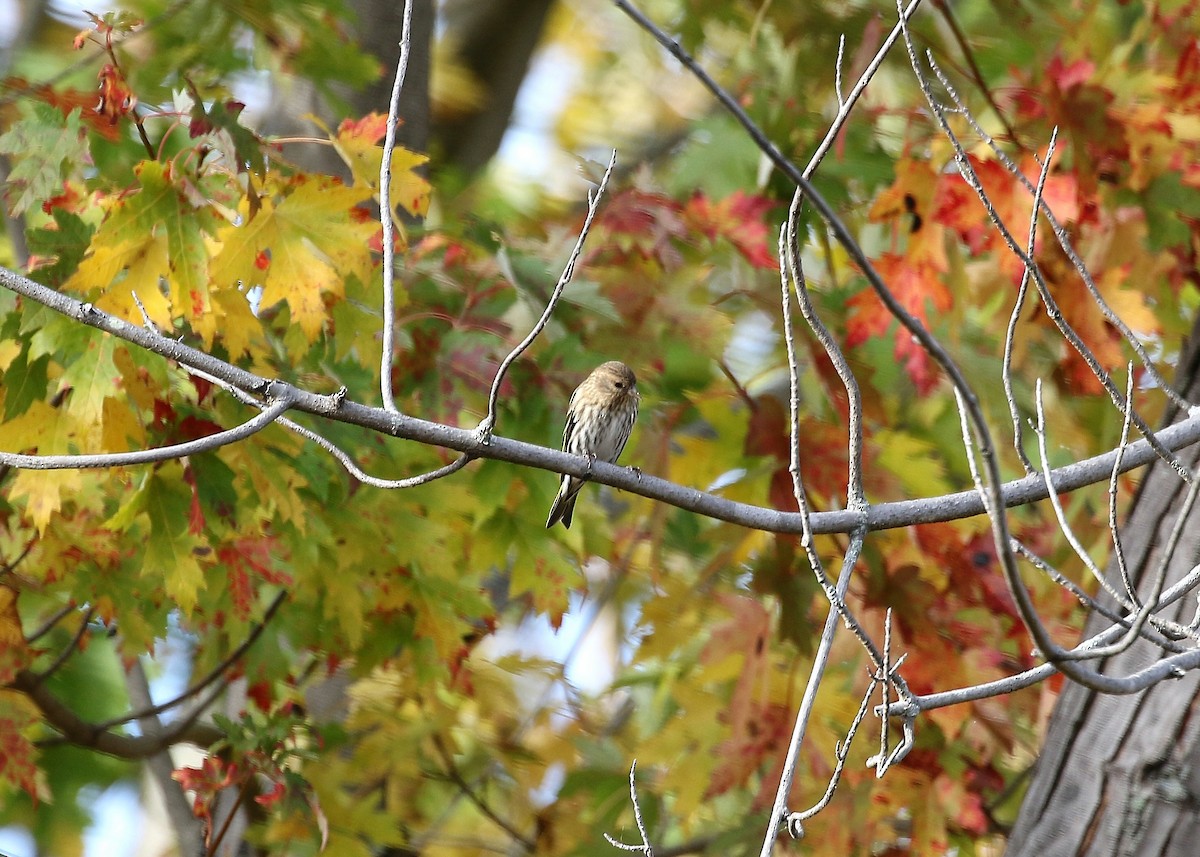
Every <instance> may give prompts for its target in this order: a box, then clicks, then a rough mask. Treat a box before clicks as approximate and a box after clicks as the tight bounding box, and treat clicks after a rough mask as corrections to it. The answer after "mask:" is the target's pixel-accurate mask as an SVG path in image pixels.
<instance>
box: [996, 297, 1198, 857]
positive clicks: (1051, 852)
mask: <svg viewBox="0 0 1200 857" xmlns="http://www.w3.org/2000/svg"><path fill="white" fill-rule="evenodd" d="M1177 376H1178V377H1177V379H1176V387H1177V389H1180V390H1182V391H1183V394H1184V396H1185V397H1186V398H1187V399H1188V400H1189V401H1197V400H1200V317H1198V319H1197V324H1196V326H1195V327H1193V329H1192V333H1191V336H1190V338H1189V340H1188V343H1187V345H1186V347H1185V349H1184V356H1183V359H1181V360H1180V363H1179V370H1178V373H1177ZM1198 456H1200V450H1197V449H1196V448H1191V449H1187V450H1184V451H1183V453H1182V454H1181V456H1180V458H1181V460H1182V461H1184V462H1185V463H1186V464H1188V465H1189V466H1191V467H1192V468H1193V472H1194V470H1195V465H1196V461H1197V458H1198ZM1187 487H1188V486H1187V485H1185V484H1184V483H1183V482H1182V481H1181V480H1180V479H1179V478H1178V477H1177V476H1175V475H1174V474H1173V473H1172V472H1171V470H1170V468H1168V467H1167V466H1166V465H1165V464H1163V463H1162V462H1157V463H1155V464H1154V465H1153V466H1152V467H1151V468H1150V469H1149V472H1148V473H1147V474H1146V476H1145V478H1144V479H1143V480H1142V483H1141V485H1140V487H1139V490H1138V493H1137V495H1136V497H1135V499H1134V502H1133V504H1132V507H1131V509H1130V512H1129V515H1128V519H1127V521H1126V522H1125V525H1124V527H1123V528H1122V530H1121V535H1122V544H1123V545H1124V548H1125V554H1126V558H1127V564H1128V567H1129V571H1130V575H1131V576H1132V577H1133V580H1134V581H1135V584H1136V585H1137V587H1138V592H1139V593H1140V594H1142V595H1143V596H1145V594H1146V593H1147V591H1148V590H1149V589H1150V587H1151V585H1152V579H1153V577H1154V575H1155V569H1156V567H1157V564H1158V562H1159V559H1160V556H1161V552H1162V549H1163V546H1164V545H1165V544H1166V542H1167V540H1168V538H1169V536H1170V533H1171V531H1172V529H1173V528H1174V526H1175V522H1176V517H1177V515H1178V510H1179V509H1180V508H1181V506H1182V502H1183V499H1184V496H1185V495H1186V493H1187ZM1198 557H1200V504H1197V507H1194V508H1193V509H1192V512H1191V514H1190V516H1189V517H1188V519H1187V523H1186V525H1185V529H1184V531H1183V537H1182V539H1181V540H1180V543H1179V547H1178V548H1177V549H1176V551H1175V554H1174V556H1173V558H1172V559H1171V562H1170V565H1169V567H1168V572H1167V578H1166V586H1170V585H1171V584H1172V583H1174V582H1175V581H1177V580H1179V579H1180V578H1181V577H1182V576H1184V575H1185V574H1187V572H1188V571H1190V570H1191V568H1192V567H1193V566H1194V565H1195V564H1196V562H1197V559H1198ZM1106 573H1107V574H1108V575H1109V576H1110V579H1112V580H1114V581H1115V583H1116V586H1117V587H1118V589H1119V588H1120V587H1121V583H1120V579H1119V577H1118V575H1117V571H1116V566H1115V563H1110V567H1109V569H1108V570H1107V572H1106ZM1195 610H1196V604H1195V600H1194V599H1192V598H1184V599H1181V600H1180V601H1178V602H1176V604H1175V605H1174V606H1173V607H1172V608H1170V610H1168V611H1166V612H1165V614H1164V615H1165V616H1167V617H1169V618H1173V619H1175V620H1176V621H1178V622H1181V623H1183V624H1187V623H1188V622H1190V621H1191V619H1192V616H1193V613H1194V611H1195ZM1107 625H1108V622H1107V621H1106V620H1104V619H1103V617H1100V616H1095V615H1093V616H1092V617H1091V618H1090V619H1089V621H1088V626H1087V629H1086V630H1087V634H1088V635H1090V634H1092V633H1095V632H1096V631H1099V630H1101V629H1102V628H1104V627H1107ZM1161 654H1162V652H1161V650H1159V649H1157V648H1154V647H1152V646H1151V645H1150V644H1149V643H1146V642H1145V641H1141V640H1139V641H1138V642H1137V643H1136V644H1135V645H1134V646H1132V647H1131V648H1130V649H1128V650H1126V651H1125V652H1123V653H1122V654H1120V655H1117V656H1116V657H1113V658H1110V659H1108V660H1106V661H1104V662H1103V663H1102V665H1101V664H1098V663H1096V662H1090V663H1093V664H1096V666H1097V667H1098V668H1100V669H1102V671H1103V672H1104V673H1105V674H1108V675H1127V674H1129V673H1131V672H1134V671H1135V670H1138V669H1140V668H1142V667H1144V666H1146V665H1148V664H1150V663H1151V662H1153V661H1154V660H1157V659H1158V658H1159V657H1160V656H1161ZM1198 687H1200V672H1195V671H1192V672H1188V673H1187V674H1186V675H1185V676H1184V677H1183V678H1181V679H1179V680H1176V681H1168V682H1163V683H1161V684H1158V685H1156V686H1154V687H1152V688H1150V689H1149V690H1146V691H1143V692H1142V693H1139V694H1135V695H1133V696H1106V695H1103V694H1098V693H1095V692H1093V691H1090V690H1088V689H1086V688H1084V687H1082V686H1081V685H1077V684H1075V683H1073V682H1068V683H1067V684H1066V686H1065V687H1064V688H1063V692H1062V694H1061V696H1060V697H1059V700H1058V703H1057V705H1056V706H1055V709H1054V714H1053V716H1052V718H1051V721H1050V728H1049V731H1048V733H1047V735H1046V742H1045V746H1044V747H1043V749H1042V753H1041V756H1040V757H1039V759H1038V762H1037V766H1036V770H1035V772H1034V775H1033V780H1032V783H1031V785H1030V787H1029V791H1028V793H1027V794H1026V795H1025V799H1024V802H1023V803H1022V805H1021V810H1020V814H1019V816H1018V818H1017V823H1016V826H1015V828H1014V829H1013V832H1012V834H1011V836H1010V838H1009V844H1008V850H1007V854H1008V855H1009V857H1026V855H1028V857H1055V855H1090V857H1099V855H1137V857H1151V855H1171V857H1185V855H1186V857H1193V855H1195V854H1197V853H1200V751H1198V746H1200V745H1198V742H1197V738H1198V737H1200V717H1197V716H1196V713H1197V712H1196V710H1195V709H1196V705H1197V688H1198Z"/></svg>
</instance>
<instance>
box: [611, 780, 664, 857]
mask: <svg viewBox="0 0 1200 857" xmlns="http://www.w3.org/2000/svg"><path fill="white" fill-rule="evenodd" d="M636 774H637V759H634V760H633V763H632V764H630V766H629V800H630V802H632V803H633V820H634V821H635V822H636V823H637V829H638V833H639V834H640V835H641V837H642V841H641V844H640V845H626V844H625V843H624V842H621V841H620V840H619V839H613V838H612V837H611V836H609V835H608V834H607V833H606V834H604V839H605V840H606V841H607V842H608V844H609V845H611V846H613V847H614V848H618V849H620V850H621V851H640V852H642V853H643V854H645V855H646V857H654V848H653V847H651V845H650V834H648V833H647V832H646V822H645V821H643V820H642V806H641V804H640V803H638V796H637V780H636Z"/></svg>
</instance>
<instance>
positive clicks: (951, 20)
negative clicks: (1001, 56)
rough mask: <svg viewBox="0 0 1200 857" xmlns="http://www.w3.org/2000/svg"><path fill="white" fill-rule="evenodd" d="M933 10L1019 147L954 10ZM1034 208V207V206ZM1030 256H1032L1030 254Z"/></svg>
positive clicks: (940, 3)
mask: <svg viewBox="0 0 1200 857" xmlns="http://www.w3.org/2000/svg"><path fill="white" fill-rule="evenodd" d="M933 8H935V9H937V10H938V12H940V13H941V15H942V19H943V20H944V21H945V22H946V24H947V26H949V27H950V32H951V34H952V35H953V36H954V41H955V43H956V44H957V45H958V49H959V50H960V51H961V52H962V55H963V58H964V59H965V60H966V61H967V68H968V69H970V70H971V79H972V80H973V81H974V82H975V85H976V86H977V87H978V88H979V91H980V92H982V93H983V98H984V100H985V101H987V103H988V107H990V108H992V112H993V113H995V114H996V118H997V119H999V120H1000V124H1001V125H1003V126H1004V133H1006V134H1007V135H1008V139H1010V140H1012V141H1013V143H1014V144H1016V145H1017V146H1020V145H1021V141H1020V139H1019V138H1018V137H1017V132H1016V131H1014V130H1013V127H1012V125H1010V124H1009V122H1008V117H1007V116H1005V115H1004V111H1002V110H1001V109H1000V105H999V104H997V103H996V99H995V97H994V96H993V95H992V90H991V88H990V87H989V86H988V83H987V80H986V79H984V76H983V72H982V71H981V70H980V68H979V63H977V62H976V61H975V52H974V51H973V50H971V46H970V45H969V44H967V38H966V36H965V35H964V34H963V31H962V28H961V27H960V26H958V19H957V18H955V17H954V10H953V9H952V8H951V6H950V4H949V3H947V2H946V0H933ZM1035 208H1036V206H1035ZM1031 255H1032V254H1031Z"/></svg>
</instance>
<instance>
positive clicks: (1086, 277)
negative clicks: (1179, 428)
mask: <svg viewBox="0 0 1200 857" xmlns="http://www.w3.org/2000/svg"><path fill="white" fill-rule="evenodd" d="M930 67H931V68H932V69H933V72H934V74H935V75H937V78H938V81H939V82H940V83H941V84H942V87H943V89H945V91H946V94H947V95H948V96H950V99H951V100H952V101H953V102H954V103H955V106H956V108H958V111H959V112H961V113H962V115H963V117H964V118H965V119H966V120H967V123H968V124H969V125H970V126H971V129H972V130H973V131H974V132H975V133H976V134H977V135H978V136H979V139H981V140H982V141H983V142H984V143H985V144H986V145H987V147H988V148H989V149H991V150H992V152H993V153H995V155H996V158H997V160H999V161H1000V163H1001V164H1002V165H1003V166H1004V168H1005V169H1006V170H1007V171H1008V173H1009V174H1010V175H1012V176H1013V177H1014V178H1016V180H1017V181H1019V182H1020V183H1021V184H1022V185H1023V186H1024V187H1025V189H1026V190H1027V191H1029V192H1030V193H1033V185H1032V183H1031V182H1030V181H1029V178H1028V177H1027V176H1026V175H1025V174H1024V173H1023V172H1021V170H1020V168H1018V167H1017V165H1016V164H1015V163H1014V162H1013V160H1012V158H1010V157H1009V156H1008V154H1007V153H1006V152H1005V151H1004V150H1003V149H1001V148H1000V147H999V146H998V145H997V144H996V141H995V140H993V139H992V137H991V135H989V134H988V133H987V132H986V131H984V130H983V127H982V126H981V125H980V124H979V122H978V120H977V119H976V118H975V116H974V114H972V113H971V111H969V110H967V109H966V106H965V105H964V104H963V102H962V100H961V99H960V98H959V96H958V92H957V91H956V90H955V88H954V86H953V85H951V83H950V81H949V79H948V78H947V77H946V76H945V74H943V73H942V70H941V68H939V67H938V65H937V63H936V62H933V60H932V57H931V58H930ZM1041 209H1042V213H1043V214H1045V216H1046V222H1047V223H1049V224H1050V228H1051V230H1052V231H1053V232H1054V237H1055V239H1056V240H1057V241H1058V244H1059V246H1060V247H1061V248H1062V250H1063V252H1064V253H1066V254H1067V258H1068V259H1070V260H1071V264H1072V265H1073V266H1074V267H1075V270H1076V272H1077V273H1078V274H1079V276H1080V279H1082V280H1083V284H1084V286H1085V287H1086V288H1087V290H1088V293H1089V294H1090V295H1091V297H1092V300H1093V301H1094V302H1095V304H1096V306H1097V307H1098V308H1099V309H1100V311H1101V312H1102V313H1103V314H1104V317H1105V319H1106V320H1107V321H1108V322H1109V323H1110V324H1112V325H1113V327H1115V328H1116V329H1117V330H1118V331H1119V332H1120V333H1121V336H1122V337H1123V338H1124V339H1125V341H1126V342H1127V343H1129V347H1130V348H1132V349H1133V351H1134V353H1135V354H1136V355H1137V357H1138V360H1139V361H1140V362H1141V364H1142V368H1143V369H1145V370H1146V374H1147V375H1149V376H1150V378H1151V380H1153V381H1154V383H1155V385H1156V386H1158V387H1159V388H1160V389H1161V390H1162V391H1163V394H1164V395H1165V396H1166V397H1167V398H1168V399H1170V400H1171V402H1172V404H1174V405H1175V406H1176V407H1177V408H1179V409H1181V410H1184V411H1186V410H1187V409H1188V408H1189V407H1190V403H1189V402H1188V401H1187V400H1186V399H1184V398H1183V396H1181V395H1180V394H1179V393H1178V392H1177V391H1176V390H1175V388H1174V387H1172V386H1171V385H1170V384H1169V383H1167V381H1166V379H1165V378H1163V376H1162V374H1161V373H1160V372H1159V371H1158V369H1157V368H1155V366H1154V362H1153V361H1152V360H1151V359H1150V355H1149V354H1148V353H1147V352H1146V348H1145V346H1143V345H1142V343H1141V340H1139V339H1138V338H1137V336H1135V335H1134V333H1133V331H1132V330H1130V329H1129V326H1128V325H1127V324H1125V321H1124V320H1123V319H1122V318H1121V317H1120V316H1119V315H1117V313H1116V312H1114V311H1113V309H1112V308H1111V307H1110V306H1109V305H1108V302H1107V301H1105V300H1104V296H1103V295H1102V294H1101V292H1100V289H1099V287H1098V286H1097V285H1096V281H1095V280H1094V279H1093V278H1092V274H1091V271H1089V270H1088V267H1087V265H1086V264H1084V262H1083V259H1082V258H1080V256H1079V253H1078V252H1076V250H1075V245H1074V244H1073V243H1072V241H1071V236H1070V234H1069V233H1068V232H1067V230H1066V228H1065V227H1064V226H1063V225H1062V224H1061V223H1060V222H1059V220H1058V218H1057V217H1056V216H1055V215H1054V212H1053V210H1051V208H1050V205H1049V204H1048V203H1047V202H1046V200H1045V198H1043V199H1042V200H1041Z"/></svg>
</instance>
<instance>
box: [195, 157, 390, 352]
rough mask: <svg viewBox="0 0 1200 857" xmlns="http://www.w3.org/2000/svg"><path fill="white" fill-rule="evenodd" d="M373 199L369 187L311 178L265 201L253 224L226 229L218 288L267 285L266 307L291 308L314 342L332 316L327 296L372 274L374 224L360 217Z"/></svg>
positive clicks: (215, 271)
mask: <svg viewBox="0 0 1200 857" xmlns="http://www.w3.org/2000/svg"><path fill="white" fill-rule="evenodd" d="M369 197H370V191H369V190H367V189H365V188H348V187H345V186H344V185H342V184H340V183H338V182H336V181H334V180H332V179H325V178H311V177H310V178H307V179H306V180H305V181H303V182H300V183H298V184H295V185H294V187H293V190H292V192H291V193H290V194H289V195H288V196H286V197H285V198H284V199H283V200H282V201H281V202H279V203H278V204H275V203H274V202H273V201H272V200H264V202H263V206H262V209H261V210H260V211H259V212H258V214H257V215H256V216H255V217H254V218H253V219H251V220H248V222H246V223H244V224H243V225H241V226H229V227H227V228H225V229H224V230H222V231H221V233H220V235H219V236H218V237H219V238H220V240H221V242H222V244H223V246H222V249H221V251H220V253H219V255H218V256H217V258H216V259H215V260H214V261H213V266H212V276H213V280H214V282H215V283H216V284H217V286H218V287H221V288H230V287H232V286H233V285H234V284H236V283H238V282H240V283H242V284H243V285H244V286H246V287H251V286H255V285H261V286H262V289H263V292H262V306H264V307H268V306H272V305H274V304H276V303H278V302H280V301H284V302H286V303H287V305H288V309H289V310H290V311H291V315H292V321H293V322H295V323H297V324H298V325H299V326H300V328H301V329H302V330H303V331H304V334H305V336H306V337H307V338H308V340H309V341H310V342H311V341H314V340H315V339H316V338H317V336H318V335H319V334H320V332H321V330H322V328H323V326H324V324H325V321H326V319H327V317H328V313H327V312H326V309H325V297H326V296H327V295H332V296H335V297H340V296H341V295H342V294H343V292H344V289H343V285H342V280H343V278H344V277H345V276H346V275H347V274H355V275H356V276H358V277H359V278H360V279H362V280H365V279H366V278H367V277H368V276H369V275H370V270H371V254H370V249H369V248H368V246H367V242H368V240H369V239H370V237H371V236H372V234H374V231H375V226H374V224H373V223H371V222H370V221H367V220H364V219H362V218H361V217H360V216H359V215H358V214H357V213H356V212H355V211H354V208H355V207H356V206H357V205H358V204H359V203H361V202H364V201H365V200H366V199H368V198H369ZM264 271H265V275H264V273H263V272H264Z"/></svg>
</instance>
